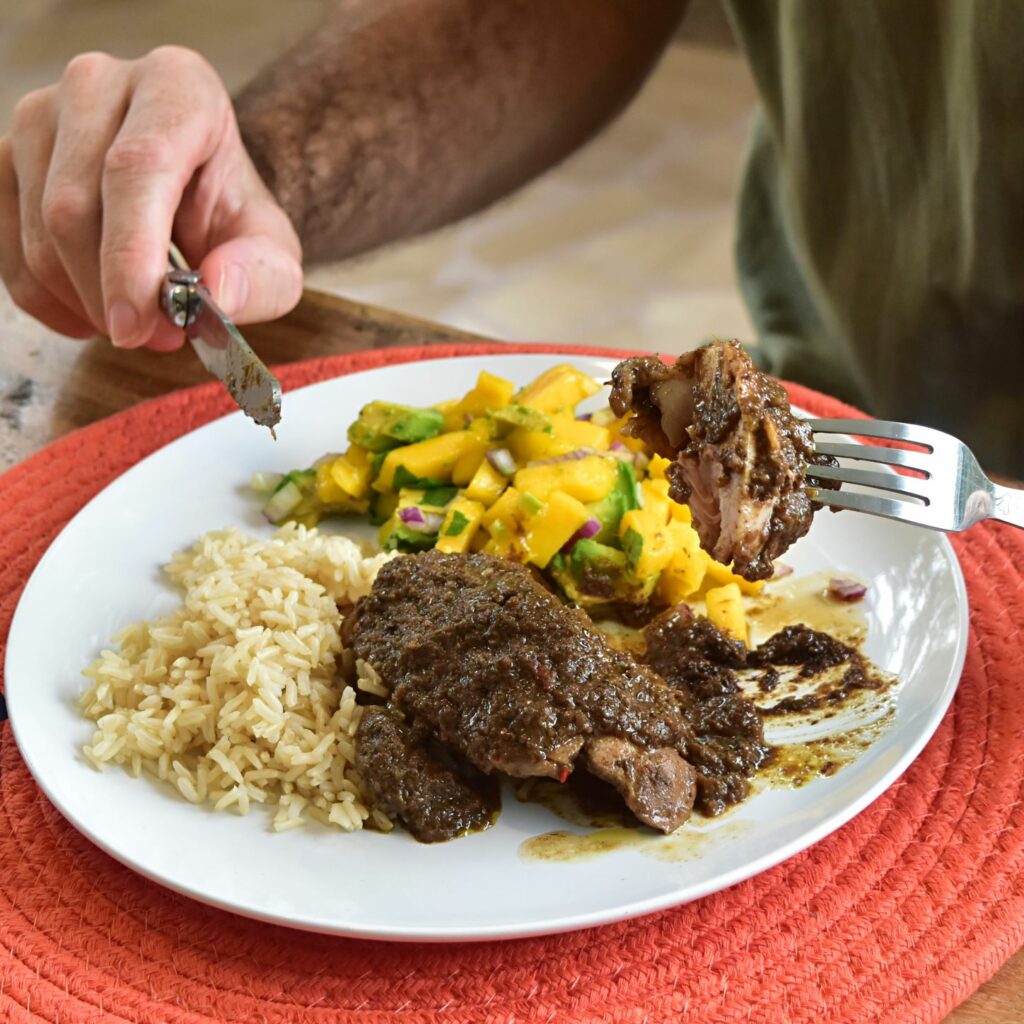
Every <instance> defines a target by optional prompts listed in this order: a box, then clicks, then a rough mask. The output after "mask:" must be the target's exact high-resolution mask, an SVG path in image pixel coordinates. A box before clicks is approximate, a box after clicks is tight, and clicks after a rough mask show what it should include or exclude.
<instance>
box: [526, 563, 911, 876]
mask: <svg viewBox="0 0 1024 1024" xmlns="http://www.w3.org/2000/svg"><path fill="white" fill-rule="evenodd" d="M832 575H834V574H832V573H827V572H826V573H817V574H814V575H812V576H807V577H803V578H800V579H794V580H781V581H779V582H777V583H774V584H772V585H770V586H769V587H767V588H766V589H765V590H764V591H763V592H762V593H761V594H760V595H759V596H758V597H756V598H752V599H751V600H750V601H748V604H747V620H748V623H749V625H750V632H751V643H752V644H753V645H755V646H756V645H758V644H761V643H763V642H764V641H765V640H767V639H768V637H770V636H772V635H773V634H775V633H777V632H778V631H779V630H781V629H783V628H784V627H785V626H788V625H792V624H796V623H802V624H804V625H806V626H809V627H810V628H811V629H813V630H816V631H819V632H822V633H828V634H829V635H831V636H833V637H835V638H836V639H838V640H840V641H842V642H843V643H845V644H848V645H849V646H851V647H853V648H855V649H859V648H860V646H861V645H862V644H863V642H864V640H865V639H866V638H867V620H866V618H865V616H864V612H863V610H862V608H861V605H860V603H859V602H843V601H837V600H835V599H833V598H830V597H829V596H828V593H827V588H828V581H829V579H830V577H831V576H832ZM697 610H698V611H699V610H700V609H697ZM599 625H600V626H601V627H602V628H605V626H606V624H604V623H601V624H599ZM608 632H610V633H612V634H613V635H612V636H610V637H609V639H610V640H611V642H612V643H613V644H615V646H618V647H621V648H626V649H634V650H635V649H636V648H637V646H638V644H639V645H641V646H642V640H641V639H640V636H639V633H638V631H636V630H630V629H628V628H625V627H622V626H619V625H617V624H611V628H610V629H609V630H608ZM848 665H849V663H844V664H842V665H839V666H835V667H833V668H831V669H825V670H823V671H821V672H819V673H817V674H815V675H813V676H810V677H804V678H798V677H797V672H796V671H794V670H792V669H787V668H784V667H779V668H778V669H777V672H778V676H779V678H778V679H777V680H773V681H772V685H771V686H770V690H767V691H766V690H765V689H764V688H763V687H759V685H758V684H759V681H761V680H763V678H764V675H765V671H766V670H764V669H751V670H746V671H745V672H744V673H743V676H744V677H745V678H743V681H742V685H743V689H744V691H745V692H746V693H747V694H748V695H749V696H750V697H751V698H752V699H753V700H754V701H755V703H757V704H758V705H759V706H760V707H762V708H768V707H772V706H773V705H775V704H777V703H779V702H780V701H785V700H786V699H787V698H799V697H802V696H810V697H811V698H812V700H811V701H809V702H808V703H811V704H817V705H818V706H814V707H810V708H805V709H803V710H794V711H783V712H778V713H776V714H775V715H772V716H771V717H767V718H766V719H765V723H766V736H767V738H768V739H769V740H770V742H771V743H772V745H773V747H774V750H773V753H772V757H771V759H770V761H769V762H768V763H767V764H766V765H764V766H763V767H762V768H761V769H760V770H759V771H758V772H757V774H756V775H755V777H754V778H753V779H752V780H751V793H752V795H753V794H754V793H756V792H758V791H760V790H763V789H767V788H781V787H785V788H792V789H798V788H801V787H803V786H806V785H807V784H808V783H810V782H813V781H814V780H815V779H820V778H828V777H831V776H832V775H835V774H836V773H837V772H838V771H840V770H841V769H842V768H843V767H845V766H846V765H848V764H850V763H852V762H853V761H855V760H856V759H857V758H858V757H859V756H861V755H862V754H863V753H864V751H866V750H867V749H868V748H869V747H870V746H871V745H872V744H873V743H874V742H875V740H877V739H878V738H879V737H880V736H881V735H882V734H883V733H884V732H885V731H886V730H887V729H888V728H889V726H890V725H891V723H892V720H893V717H894V716H895V706H894V703H893V696H892V692H891V691H892V689H893V687H894V685H895V683H896V679H895V678H894V677H891V676H887V675H885V674H884V673H882V672H880V671H878V670H877V669H874V667H873V666H871V665H870V663H867V662H865V675H866V680H865V682H866V685H865V686H863V687H853V688H850V687H846V688H844V687H843V678H844V674H845V672H846V669H847V667H848ZM815 696H818V697H822V698H823V699H822V700H820V701H815V700H813V698H814V697H815ZM579 774H580V775H581V777H583V773H579ZM571 778H572V779H575V778H576V775H573V776H572V777H571ZM516 796H517V798H518V799H520V800H527V801H530V802H535V803H541V804H543V805H544V806H545V807H547V808H548V809H550V810H551V811H553V812H554V813H555V814H557V815H558V816H559V817H561V818H562V819H563V820H565V821H567V822H569V823H570V824H572V825H576V826H578V827H590V828H591V829H593V830H592V831H589V832H584V833H579V832H571V831H568V830H564V829H560V830H557V831H552V832H547V833H544V834H543V835H538V836H534V837H533V838H532V839H528V840H526V842H524V843H523V844H522V845H521V846H520V848H519V855H520V857H522V858H523V859H524V860H530V861H547V862H576V861H585V860H592V859H594V858H595V857H599V856H602V855H604V854H607V853H611V852H613V851H615V850H624V849H630V850H635V851H637V852H638V853H641V854H643V855H645V856H649V857H654V858H657V859H659V860H668V861H685V860H692V859H695V858H697V857H701V856H705V855H706V854H708V853H709V852H711V850H712V849H713V848H714V845H715V844H717V843H721V842H725V841H728V839H730V838H735V837H738V836H740V835H742V834H744V833H745V832H747V831H750V830H752V829H754V827H755V825H754V823H753V822H751V821H749V820H744V819H739V818H737V819H735V820H729V819H730V818H731V817H732V815H731V814H730V815H727V816H726V819H725V820H723V819H722V818H718V819H708V818H703V817H701V816H700V815H695V816H694V817H693V818H692V819H691V820H690V821H689V822H687V824H686V825H684V826H683V827H682V828H680V829H678V830H677V831H676V832H674V833H672V834H671V835H667V836H662V835H658V834H656V833H655V832H653V831H651V830H650V829H647V828H644V827H642V826H640V825H639V824H638V823H637V822H635V820H632V821H631V820H630V819H631V816H630V815H628V813H624V812H623V809H622V808H621V802H619V805H618V807H617V808H616V807H615V806H614V804H613V802H612V801H611V800H609V801H607V806H602V805H599V804H595V803H594V801H593V799H592V795H591V796H588V795H587V794H586V793H585V792H581V791H580V787H578V786H577V787H571V786H560V785H558V784H556V783H551V782H541V781H539V780H533V783H532V784H528V785H523V786H520V787H519V788H518V789H517V792H516ZM742 806H743V805H742V804H741V805H740V807H741V808H742Z"/></svg>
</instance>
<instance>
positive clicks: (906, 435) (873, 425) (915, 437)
mask: <svg viewBox="0 0 1024 1024" xmlns="http://www.w3.org/2000/svg"><path fill="white" fill-rule="evenodd" d="M807 423H808V425H809V426H810V428H811V430H813V431H814V432H815V433H816V434H855V435H858V436H860V437H881V438H885V439H886V440H888V441H905V442H906V443H907V444H920V445H924V446H925V447H928V448H933V449H934V448H935V447H936V445H938V444H941V443H942V442H943V441H946V442H948V441H956V438H954V437H951V436H950V435H949V434H944V433H943V432H942V431H941V430H934V429H933V428H931V427H921V426H917V425H915V424H913V423H895V422H893V421H892V420H841V419H809V420H807Z"/></svg>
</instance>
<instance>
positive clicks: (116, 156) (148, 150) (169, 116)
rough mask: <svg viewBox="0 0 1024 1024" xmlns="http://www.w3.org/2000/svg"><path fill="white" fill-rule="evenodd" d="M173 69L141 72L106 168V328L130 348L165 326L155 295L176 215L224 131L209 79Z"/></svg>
mask: <svg viewBox="0 0 1024 1024" xmlns="http://www.w3.org/2000/svg"><path fill="white" fill-rule="evenodd" d="M146 60H149V58H146V59H145V60H144V61H143V62H140V63H143V64H144V63H145V61H146ZM171 70H172V69H170V68H168V69H166V70H165V71H164V72H163V73H161V71H160V69H159V68H154V67H152V63H151V66H150V67H148V68H143V69H142V73H141V74H140V78H139V81H138V85H137V87H136V88H135V90H134V92H133V94H132V97H131V100H130V103H129V107H128V112H127V114H126V115H125V118H124V121H123V123H122V125H121V129H120V131H119V132H118V133H117V136H116V137H115V139H114V141H113V143H112V144H111V146H110V149H109V150H108V151H107V156H106V159H105V161H104V167H103V178H102V185H101V192H102V197H103V228H102V237H101V242H100V276H101V283H102V287H103V300H104V308H105V311H106V318H107V328H108V330H109V332H110V335H111V338H112V339H113V340H114V341H115V342H117V343H118V344H120V345H122V346H125V347H132V346H135V345H142V344H144V343H145V342H146V341H147V340H150V339H151V338H153V336H154V333H155V332H159V331H160V329H161V326H162V325H163V321H162V318H161V315H160V310H159V306H158V302H157V295H158V291H159V287H160V282H161V279H162V277H163V275H164V273H165V272H166V270H167V248H168V243H169V242H170V240H171V230H172V226H173V223H174V215H175V212H176V211H177V209H178V205H179V204H180V202H181V197H182V193H183V192H184V190H185V187H186V185H187V184H188V182H189V180H190V179H191V177H192V175H193V173H194V172H195V171H196V169H197V168H198V167H201V166H202V165H203V164H204V163H205V162H206V161H207V160H208V159H209V158H210V157H211V156H212V155H213V153H214V151H215V150H216V147H217V142H218V140H219V138H220V135H221V134H222V133H221V131H220V125H221V124H222V123H223V117H224V114H223V112H222V110H221V106H222V104H221V103H220V102H219V96H218V95H217V93H216V91H213V93H212V97H211V90H210V89H209V85H208V83H206V82H203V81H201V80H200V79H202V78H203V77H205V76H196V75H187V76H186V75H182V73H181V68H180V66H176V67H175V68H174V69H173V72H174V73H171ZM210 73H211V74H212V71H211V72H210ZM225 95H226V94H225ZM211 99H212V100H213V105H212V106H211ZM166 327H167V328H168V329H170V328H171V325H170V324H169V323H168V324H166Z"/></svg>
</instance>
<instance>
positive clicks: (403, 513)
mask: <svg viewBox="0 0 1024 1024" xmlns="http://www.w3.org/2000/svg"><path fill="white" fill-rule="evenodd" d="M398 518H399V519H401V520H402V522H403V523H405V525H406V526H409V525H412V524H416V525H418V526H422V524H423V510H422V509H421V508H420V507H419V506H418V505H408V506H406V507H405V508H400V509H399V510H398Z"/></svg>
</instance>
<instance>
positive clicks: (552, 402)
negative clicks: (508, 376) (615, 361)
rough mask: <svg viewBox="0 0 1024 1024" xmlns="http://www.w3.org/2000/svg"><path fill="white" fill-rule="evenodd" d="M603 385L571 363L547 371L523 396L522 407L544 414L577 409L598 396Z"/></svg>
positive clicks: (525, 389) (524, 389)
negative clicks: (591, 397)
mask: <svg viewBox="0 0 1024 1024" xmlns="http://www.w3.org/2000/svg"><path fill="white" fill-rule="evenodd" d="M600 390H601V385H600V384H598V383H597V381H596V380H594V378H593V377H590V376H588V375H587V374H585V373H582V372H581V371H579V370H577V369H576V368H575V367H574V366H569V365H568V364H567V363H564V364H562V365H561V366H553V367H552V368H551V369H550V370H545V371H544V372H543V373H542V374H541V375H540V376H539V377H538V378H537V379H536V380H534V381H532V382H531V383H530V384H527V385H526V387H525V388H523V390H522V391H520V392H519V397H518V399H517V401H518V402H519V404H520V405H526V406H529V407H530V408H531V409H540V410H541V411H542V412H554V411H555V410H556V409H574V408H575V407H576V406H577V405H578V404H579V403H580V402H582V401H583V399H584V398H589V397H590V396H591V395H596V394H597V393H598V391H600Z"/></svg>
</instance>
